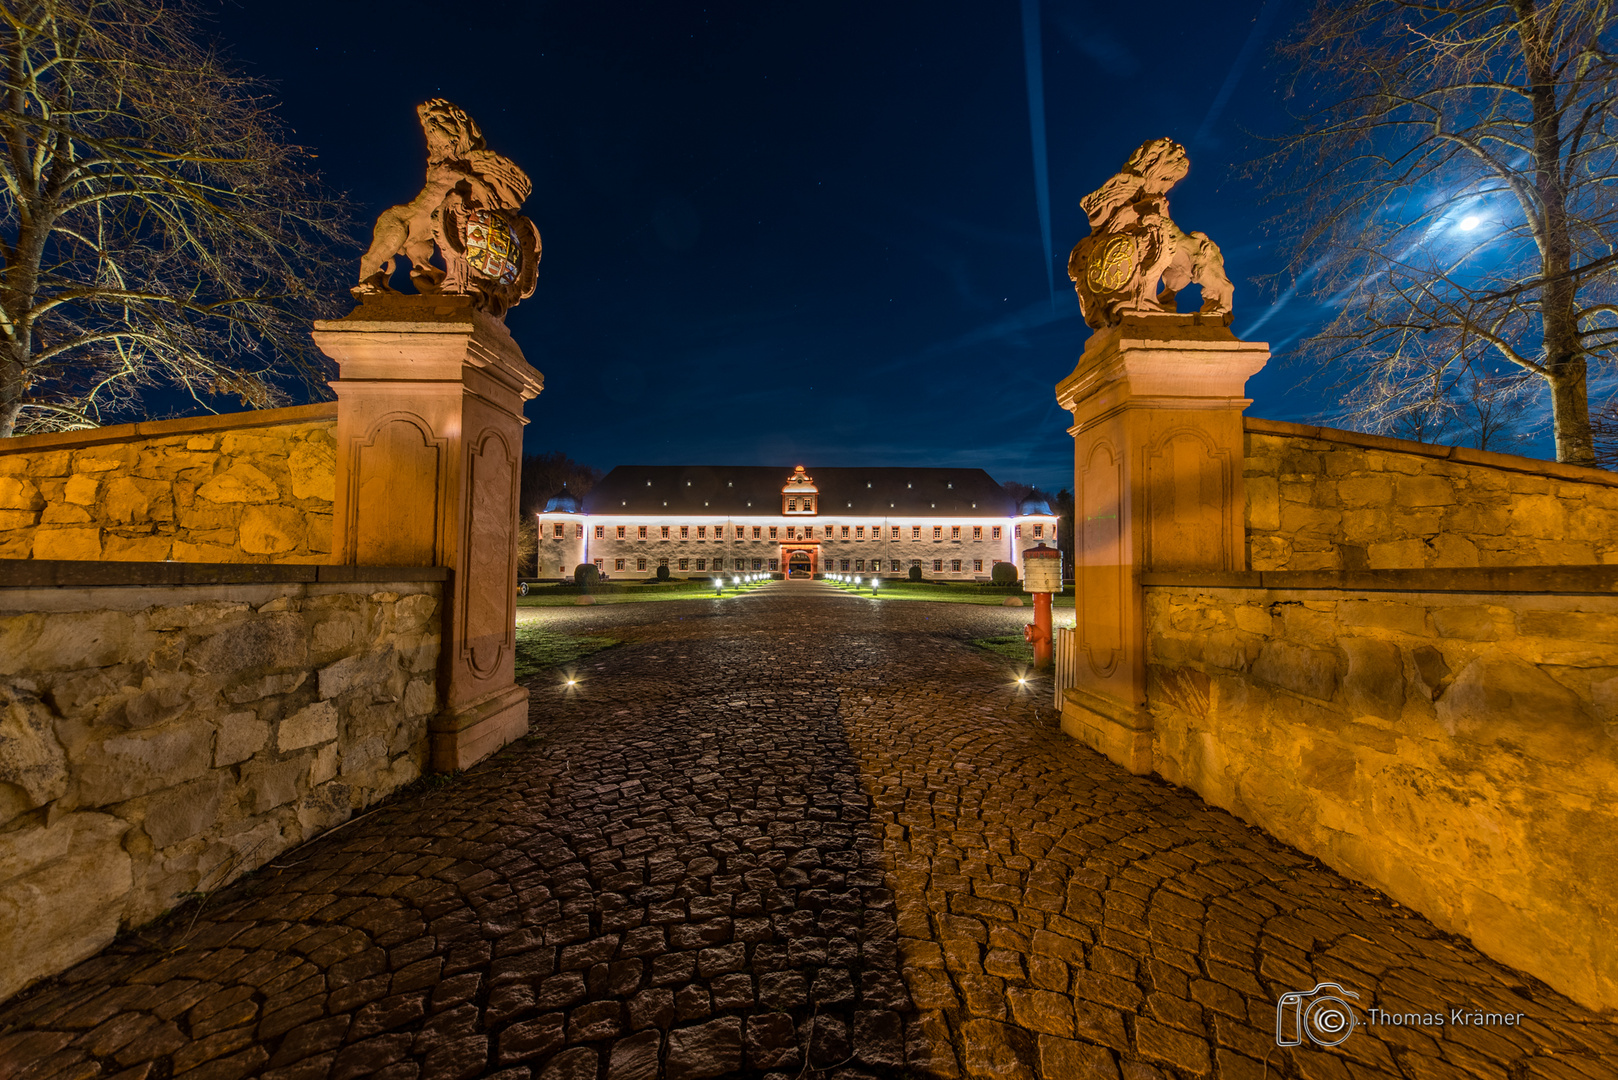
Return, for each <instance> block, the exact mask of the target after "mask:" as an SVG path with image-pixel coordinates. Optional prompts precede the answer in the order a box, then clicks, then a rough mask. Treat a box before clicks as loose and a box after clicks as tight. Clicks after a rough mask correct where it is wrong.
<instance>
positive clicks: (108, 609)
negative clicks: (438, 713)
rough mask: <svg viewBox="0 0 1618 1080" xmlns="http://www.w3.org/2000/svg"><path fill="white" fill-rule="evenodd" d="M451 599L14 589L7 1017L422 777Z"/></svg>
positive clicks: (427, 594)
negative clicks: (18, 998)
mask: <svg viewBox="0 0 1618 1080" xmlns="http://www.w3.org/2000/svg"><path fill="white" fill-rule="evenodd" d="M159 569H161V568H159ZM176 569H179V568H176ZM310 577H311V578H313V577H314V574H313V573H311V574H310ZM441 590H442V583H441V581H407V582H370V583H365V582H360V583H350V584H319V583H286V582H281V583H276V584H235V585H230V584H223V585H221V584H213V585H198V586H191V587H187V586H178V587H161V586H149V587H145V588H131V587H127V586H122V587H99V588H78V589H63V588H58V589H52V588H9V589H0V956H4V957H5V958H6V961H5V963H3V964H0V999H3V998H5V997H8V996H9V995H11V994H13V993H15V992H16V991H17V990H18V989H20V988H21V987H22V986H24V985H25V984H27V983H28V982H30V981H31V980H33V979H36V978H39V977H41V976H44V975H48V974H51V973H53V972H56V971H60V970H62V969H63V968H65V967H67V966H68V965H70V964H72V963H74V962H76V961H78V960H80V959H83V958H84V957H86V956H89V955H91V954H93V953H94V952H95V951H97V950H98V949H100V948H102V947H104V946H105V945H106V944H107V943H109V942H110V941H111V940H112V939H113V935H114V934H116V933H117V932H118V931H120V930H122V929H126V928H128V927H131V926H137V925H139V924H141V923H144V922H147V921H149V920H150V919H152V918H155V917H156V916H158V915H160V914H162V913H163V912H164V911H166V910H168V909H169V908H171V907H173V906H174V905H175V904H176V903H178V902H180V901H181V900H182V899H184V898H185V897H186V896H187V895H188V894H191V893H193V892H205V891H208V890H212V889H215V888H218V887H219V886H221V885H224V884H226V883H227V882H229V881H231V880H233V879H234V878H236V877H239V876H240V875H242V874H244V873H246V872H247V871H249V870H252V869H254V868H256V867H258V866H261V865H263V864H264V863H266V862H268V861H269V860H270V859H272V858H274V857H275V856H276V855H277V854H279V853H280V852H282V851H284V850H286V849H287V848H289V847H292V846H295V845H297V844H299V843H301V842H302V841H304V840H305V839H307V838H309V837H311V836H313V835H314V834H316V833H318V832H320V831H322V830H325V829H328V828H330V827H332V826H333V825H336V824H337V823H339V822H342V821H344V820H346V819H347V818H348V817H349V816H350V814H352V813H353V812H354V811H355V810H358V809H360V808H362V807H364V806H366V805H368V804H370V803H372V802H374V801H376V800H377V799H379V798H381V797H382V796H384V795H387V794H388V793H389V792H392V791H394V790H396V789H397V788H399V787H400V786H401V785H403V784H406V783H408V782H410V781H411V780H414V779H415V778H416V777H417V776H419V775H420V774H421V772H422V769H423V765H424V761H425V755H426V752H427V721H428V718H429V717H430V716H431V715H432V714H433V712H434V711H435V710H436V706H437V690H436V681H435V680H436V675H435V671H436V665H437V661H438V653H439V635H440V630H439V627H440V619H439V605H440V595H441Z"/></svg>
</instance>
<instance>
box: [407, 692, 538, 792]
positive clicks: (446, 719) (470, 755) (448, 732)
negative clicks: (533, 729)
mask: <svg viewBox="0 0 1618 1080" xmlns="http://www.w3.org/2000/svg"><path fill="white" fill-rule="evenodd" d="M526 734H528V688H527V687H526V686H508V687H506V688H505V689H504V690H498V691H496V692H495V693H493V694H490V695H489V696H488V697H486V698H483V699H482V700H479V701H474V702H472V703H471V704H469V705H463V706H460V707H459V708H456V709H446V710H445V711H443V712H441V713H439V714H438V715H437V716H435V717H433V719H432V722H431V723H430V724H429V725H428V727H427V738H428V766H429V768H430V769H431V770H432V771H433V772H455V771H456V770H458V769H466V768H470V767H471V766H473V765H475V764H477V763H478V762H480V761H482V760H483V759H484V758H486V757H488V756H489V755H490V754H492V753H494V752H495V751H497V750H499V749H500V748H501V747H502V746H505V745H506V744H507V743H509V742H513V741H515V740H517V739H520V738H522V737H523V736H524V735H526Z"/></svg>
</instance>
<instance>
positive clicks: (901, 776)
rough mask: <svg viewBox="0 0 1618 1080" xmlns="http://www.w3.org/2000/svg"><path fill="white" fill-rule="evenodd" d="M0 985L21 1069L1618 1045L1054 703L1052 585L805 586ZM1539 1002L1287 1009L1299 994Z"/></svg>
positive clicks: (1061, 1074)
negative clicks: (1390, 1018)
mask: <svg viewBox="0 0 1618 1080" xmlns="http://www.w3.org/2000/svg"><path fill="white" fill-rule="evenodd" d="M534 617H536V618H544V619H546V620H548V621H550V622H552V623H553V624H554V625H556V626H557V627H558V628H561V629H564V630H567V631H569V632H575V633H577V632H588V631H603V630H610V631H611V633H612V634H613V635H614V636H618V637H622V638H625V639H627V642H628V643H627V644H626V645H624V646H622V647H620V648H618V649H615V650H612V651H610V652H607V653H603V654H599V655H597V656H594V657H591V658H590V659H589V660H588V661H585V662H584V663H583V664H582V665H581V666H580V668H579V669H578V670H577V671H576V672H575V674H576V675H577V677H578V685H577V686H576V687H575V688H573V689H568V688H566V687H565V686H563V685H562V684H561V682H560V680H559V679H556V678H554V677H551V676H542V677H541V678H540V679H538V680H536V681H535V683H534V684H533V685H534V690H535V696H534V726H535V734H534V735H533V737H531V738H530V739H528V740H525V741H524V742H522V743H520V744H518V745H516V746H514V747H512V748H510V749H508V750H507V751H506V752H504V753H503V754H501V755H499V756H498V757H497V758H496V759H495V760H493V761H490V762H486V763H485V764H483V765H482V766H480V767H478V768H476V769H474V770H471V771H470V772H468V773H467V774H465V775H464V776H461V777H458V778H456V779H454V780H453V781H450V782H448V783H446V784H444V785H442V786H436V787H427V788H424V789H422V790H419V791H417V792H414V793H412V794H410V795H407V796H403V797H400V798H397V799H395V800H394V801H392V802H391V803H389V804H387V805H385V806H384V807H383V808H382V809H380V810H379V811H377V812H375V813H373V814H371V815H369V816H367V817H364V818H361V819H358V820H356V821H354V822H352V823H351V824H350V825H347V826H344V827H343V828H342V829H341V830H340V831H338V832H336V833H335V834H332V835H329V836H327V837H325V838H323V839H320V840H317V841H316V842H314V843H313V844H310V845H308V846H306V847H304V848H302V849H299V850H298V851H296V852H291V853H288V854H287V855H284V856H283V857H282V858H281V859H280V860H279V861H278V862H277V863H276V864H274V865H273V866H272V867H269V868H266V869H264V870H262V871H260V872H259V873H258V874H256V875H254V876H252V877H251V878H249V879H246V880H244V881H242V882H239V883H238V884H237V885H235V886H232V887H231V888H229V889H227V890H224V891H223V892H221V893H220V894H218V895H216V896H214V897H211V898H210V899H209V901H208V902H207V903H206V904H205V905H204V906H203V907H202V908H201V909H200V911H199V910H196V909H188V910H184V911H182V912H179V913H177V915H176V916H175V917H172V918H171V919H169V920H168V921H167V922H165V923H163V924H161V925H159V926H155V927H151V928H148V929H147V930H146V931H144V932H142V933H140V934H137V935H131V936H130V937H128V938H126V939H124V940H122V941H121V942H119V943H118V944H116V945H114V946H113V947H112V948H110V949H108V950H107V951H106V952H105V953H103V954H102V955H101V956H99V957H96V958H94V959H92V960H89V961H86V962H85V963H83V964H81V965H79V966H78V967H77V968H75V969H73V970H72V971H70V972H68V973H67V974H65V975H64V976H63V977H61V978H59V979H56V980H53V981H50V982H47V983H45V984H43V985H41V986H39V987H36V988H35V989H33V990H31V991H29V992H27V993H25V994H24V995H22V996H20V997H19V998H17V999H16V1000H14V1001H13V1002H11V1003H9V1004H8V1005H5V1006H3V1007H0V1078H3V1080H13V1078H16V1080H21V1078H25V1077H26V1078H29V1080H45V1078H47V1077H58V1078H69V1077H93V1076H117V1077H119V1078H121V1080H134V1078H145V1080H163V1078H165V1077H169V1076H185V1077H188V1078H192V1080H205V1078H206V1080H228V1078H234V1077H242V1076H249V1075H254V1076H260V1075H261V1076H265V1077H274V1078H276V1080H292V1078H311V1080H312V1078H326V1077H331V1078H350V1077H380V1078H386V1080H406V1078H416V1077H423V1078H433V1080H437V1078H451V1077H468V1078H469V1077H477V1076H485V1075H488V1076H497V1077H500V1078H502V1080H516V1078H529V1077H532V1078H535V1080H653V1078H655V1077H667V1078H669V1080H688V1078H689V1080H696V1078H703V1077H719V1076H733V1075H734V1076H768V1077H771V1078H774V1080H792V1078H807V1077H810V1076H818V1077H835V1078H837V1080H858V1078H866V1077H910V1078H920V1077H928V1076H936V1077H948V1078H953V1077H962V1076H968V1077H982V1078H990V1077H993V1078H1004V1080H1033V1078H1035V1077H1039V1078H1042V1080H1076V1078H1085V1077H1106V1078H1109V1080H1157V1078H1161V1077H1198V1078H1200V1077H1209V1076H1217V1077H1221V1078H1228V1080H1246V1078H1254V1080H1259V1078H1264V1077H1302V1078H1307V1080H1315V1078H1323V1080H1350V1078H1353V1080H1358V1078H1372V1077H1407V1078H1409V1080H1445V1078H1451V1077H1508V1078H1510V1080H1524V1078H1526V1077H1546V1078H1554V1080H1602V1078H1605V1077H1613V1076H1618V1024H1614V1023H1613V1022H1612V1021H1611V1020H1610V1019H1603V1018H1601V1017H1597V1016H1594V1015H1592V1014H1590V1013H1588V1012H1587V1011H1585V1010H1582V1009H1580V1008H1579V1007H1577V1006H1575V1005H1573V1004H1571V1003H1570V1002H1568V1001H1567V1000H1566V999H1564V998H1562V997H1560V996H1558V995H1556V994H1555V993H1553V992H1551V991H1549V990H1547V989H1546V988H1545V987H1543V986H1541V985H1538V984H1535V983H1533V982H1532V981H1531V980H1528V979H1526V978H1525V977H1524V976H1522V975H1520V974H1518V973H1515V972H1513V971H1511V970H1509V969H1506V968H1503V967H1501V966H1500V965H1498V964H1495V963H1493V962H1491V961H1489V960H1487V959H1486V958H1484V957H1482V956H1480V955H1479V954H1478V953H1477V952H1476V951H1474V950H1473V949H1471V948H1470V947H1469V946H1468V945H1467V944H1466V943H1465V942H1461V941H1458V940H1456V939H1452V938H1449V937H1447V936H1445V935H1443V934H1441V933H1439V932H1438V931H1436V930H1435V929H1433V928H1432V927H1431V926H1429V925H1428V924H1427V923H1426V922H1425V921H1424V920H1422V919H1421V918H1419V917H1417V916H1415V915H1414V914H1412V913H1411V912H1409V911H1406V910H1402V909H1400V908H1398V907H1397V906H1396V905H1394V904H1392V903H1391V902H1389V901H1388V900H1387V899H1386V898H1385V897H1382V896H1381V895H1379V894H1377V893H1375V892H1373V891H1371V890H1368V889H1365V888H1362V887H1360V886H1356V885H1353V884H1352V883H1349V882H1345V881H1344V880H1343V879H1341V878H1340V877H1338V876H1336V875H1334V874H1332V873H1331V872H1329V871H1327V870H1325V869H1323V868H1322V867H1320V866H1319V864H1317V863H1314V862H1313V861H1312V860H1310V859H1308V858H1306V857H1304V856H1302V855H1300V854H1298V853H1297V852H1295V851H1293V850H1291V849H1289V848H1286V847H1283V846H1282V845H1280V844H1278V843H1276V842H1274V841H1272V840H1269V839H1268V838H1266V837H1265V836H1263V835H1262V834H1260V833H1257V832H1255V831H1253V830H1250V829H1248V828H1246V827H1245V826H1243V825H1242V824H1241V823H1240V822H1238V821H1236V820H1235V819H1233V818H1231V817H1230V816H1229V815H1227V814H1224V813H1222V812H1218V811H1212V810H1210V809H1209V808H1207V807H1206V806H1205V805H1203V804H1202V803H1201V802H1200V801H1199V800H1197V799H1196V798H1195V797H1192V796H1189V795H1188V794H1186V793H1184V792H1181V791H1179V790H1177V789H1174V788H1171V787H1169V786H1167V785H1165V784H1162V783H1160V782H1157V781H1155V780H1151V779H1148V778H1140V777H1133V776H1130V775H1128V774H1126V773H1124V772H1122V771H1121V770H1119V769H1118V768H1116V767H1114V766H1112V765H1111V764H1109V763H1107V762H1106V761H1104V760H1103V759H1101V758H1099V757H1097V756H1096V755H1094V754H1092V753H1090V752H1089V751H1087V750H1085V749H1083V748H1082V747H1078V746H1076V745H1075V744H1073V743H1071V742H1069V741H1068V740H1066V739H1064V738H1063V737H1062V736H1061V735H1060V734H1058V733H1056V732H1055V731H1054V730H1052V728H1051V726H1050V725H1051V720H1052V717H1051V710H1050V708H1049V704H1048V688H1047V687H1045V686H1044V685H1043V684H1038V683H1036V684H1034V686H1033V689H1031V690H1029V689H1018V688H1017V687H1016V686H1015V684H1014V683H1013V682H1012V681H1011V679H1010V676H1009V674H1008V670H1007V668H1006V667H1005V666H1004V664H1003V663H1002V662H1000V661H998V660H996V659H994V658H992V657H989V656H987V655H985V654H982V653H979V652H976V651H974V650H972V649H971V648H970V647H969V646H968V645H966V644H964V643H963V640H962V639H966V638H972V637H982V636H988V635H991V634H996V633H1006V632H1014V630H1015V628H1016V626H1017V625H1018V624H1019V623H1021V622H1025V621H1026V620H1027V619H1028V612H1027V611H1026V610H1024V611H1017V610H1005V609H994V608H977V607H964V606H960V605H941V604H923V603H892V604H882V605H876V604H873V603H872V602H870V601H868V600H863V599H856V598H853V597H849V596H846V595H843V594H838V593H835V592H833V591H831V590H829V589H827V588H825V587H822V586H811V585H801V584H796V583H794V584H782V585H777V586H772V587H769V588H767V589H765V590H764V591H762V592H760V593H757V594H755V595H753V596H750V597H744V598H740V599H734V600H729V601H726V602H725V603H724V604H722V605H715V604H713V603H712V602H709V601H699V602H692V603H690V604H685V603H678V604H656V605H644V606H640V605H622V606H615V607H610V608H609V607H602V608H583V609H579V610H577V611H572V610H562V611H556V610H552V611H547V612H544V613H541V614H538V615H536V616H534ZM1320 981H1335V982H1339V983H1341V984H1342V985H1343V986H1344V987H1345V988H1347V989H1348V990H1351V991H1354V992H1357V993H1359V994H1360V995H1361V997H1360V1001H1359V1002H1358V1004H1360V1005H1361V1006H1364V1007H1373V1006H1374V1007H1377V1008H1381V1009H1385V1010H1388V1011H1396V1012H1401V1013H1403V1012H1415V1011H1420V1012H1431V1011H1438V1010H1442V1011H1444V1012H1445V1013H1446V1015H1447V1013H1448V1009H1449V1008H1450V1007H1465V1008H1466V1009H1467V1010H1468V1011H1470V1010H1471V1009H1472V1008H1474V1007H1476V1008H1482V1009H1486V1010H1488V1011H1491V1012H1500V1013H1505V1012H1510V1013H1514V1014H1515V1013H1522V1014H1525V1016H1524V1019H1523V1021H1522V1023H1521V1024H1520V1025H1517V1026H1510V1027H1503V1026H1497V1027H1471V1026H1461V1025H1445V1026H1443V1027H1428V1028H1415V1027H1392V1026H1387V1025H1382V1026H1378V1027H1374V1028H1362V1029H1361V1030H1360V1031H1357V1032H1356V1033H1355V1034H1353V1035H1352V1036H1350V1037H1349V1038H1348V1039H1347V1040H1346V1041H1345V1042H1344V1043H1343V1044H1342V1045H1341V1046H1339V1047H1337V1048H1335V1049H1329V1050H1327V1049H1313V1050H1306V1049H1303V1048H1290V1049H1281V1048H1278V1047H1277V1046H1276V1038H1275V1032H1276V1001H1277V999H1278V997H1279V995H1281V994H1282V993H1284V992H1286V991H1290V990H1305V991H1307V990H1310V989H1311V988H1312V987H1313V986H1314V985H1315V984H1316V983H1317V982H1320Z"/></svg>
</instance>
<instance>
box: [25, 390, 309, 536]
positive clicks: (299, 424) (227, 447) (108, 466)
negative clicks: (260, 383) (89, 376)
mask: <svg viewBox="0 0 1618 1080" xmlns="http://www.w3.org/2000/svg"><path fill="white" fill-rule="evenodd" d="M336 415H337V414H336V407H335V405H332V404H323V405H310V406H302V407H299V408H292V409H274V410H267V411H263V412H253V413H239V414H233V415H229V416H210V417H202V418H198V419H188V420H174V421H163V422H157V423H146V424H125V425H123V426H121V427H115V428H98V429H95V430H93V431H88V432H66V433H63V434H59V435H34V436H25V437H23V438H19V439H6V440H0V559H77V560H106V561H135V562H161V561H163V560H165V559H173V560H174V561H176V562H201V563H243V562H249V563H252V562H257V563H323V562H330V561H331V555H330V552H331V534H332V502H333V480H334V476H335V470H336V465H335V462H336V457H335V448H336V443H335V441H334V440H333V438H332V433H333V429H334V428H335V426H336Z"/></svg>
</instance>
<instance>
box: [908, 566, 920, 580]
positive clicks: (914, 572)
mask: <svg viewBox="0 0 1618 1080" xmlns="http://www.w3.org/2000/svg"><path fill="white" fill-rule="evenodd" d="M910 580H911V581H920V580H921V567H919V566H912V567H911V568H910Z"/></svg>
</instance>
